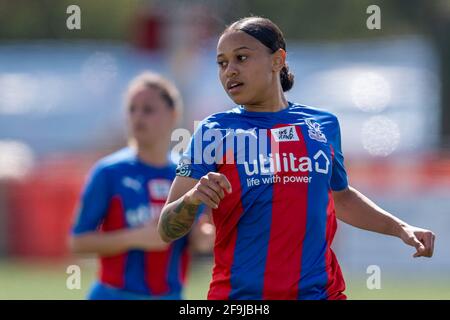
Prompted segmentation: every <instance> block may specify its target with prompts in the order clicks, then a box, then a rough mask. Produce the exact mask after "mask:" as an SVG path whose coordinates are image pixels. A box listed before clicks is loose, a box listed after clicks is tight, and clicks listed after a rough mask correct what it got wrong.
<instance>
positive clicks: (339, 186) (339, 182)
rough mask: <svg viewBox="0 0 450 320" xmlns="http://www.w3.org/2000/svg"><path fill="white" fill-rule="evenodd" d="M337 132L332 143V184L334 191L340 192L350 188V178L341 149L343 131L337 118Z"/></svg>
mask: <svg viewBox="0 0 450 320" xmlns="http://www.w3.org/2000/svg"><path fill="white" fill-rule="evenodd" d="M335 130H336V131H335V134H334V139H333V141H332V148H333V152H334V156H333V166H332V174H331V182H330V184H331V189H332V190H333V191H340V190H344V189H345V188H347V187H348V177H347V171H346V169H345V166H344V154H343V152H342V147H341V129H340V125H339V121H338V119H337V118H336V128H335Z"/></svg>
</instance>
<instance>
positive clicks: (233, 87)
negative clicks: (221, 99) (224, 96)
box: [226, 81, 244, 93]
mask: <svg viewBox="0 0 450 320" xmlns="http://www.w3.org/2000/svg"><path fill="white" fill-rule="evenodd" d="M226 85H227V90H228V92H229V93H236V92H237V91H239V90H240V89H241V88H242V86H243V85H244V83H242V82H239V81H229V82H227V84H226Z"/></svg>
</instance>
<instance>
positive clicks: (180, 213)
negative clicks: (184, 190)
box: [161, 201, 198, 240]
mask: <svg viewBox="0 0 450 320" xmlns="http://www.w3.org/2000/svg"><path fill="white" fill-rule="evenodd" d="M197 210H198V205H194V204H186V203H185V202H184V201H181V202H180V203H179V204H178V205H177V206H176V207H175V209H173V210H169V211H167V212H164V213H163V214H162V215H161V227H162V230H163V231H164V233H165V235H166V236H167V237H168V238H169V239H171V240H175V239H178V238H181V237H182V236H184V235H185V234H186V233H188V232H189V230H190V229H191V227H192V224H193V223H194V220H195V215H196V213H197Z"/></svg>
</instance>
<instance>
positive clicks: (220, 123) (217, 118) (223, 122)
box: [199, 107, 240, 129]
mask: <svg viewBox="0 0 450 320" xmlns="http://www.w3.org/2000/svg"><path fill="white" fill-rule="evenodd" d="M239 118H240V111H239V107H234V108H231V109H228V110H226V111H221V112H216V113H213V114H211V115H209V116H207V117H206V118H205V119H203V120H202V121H201V122H200V126H201V127H203V128H208V129H213V128H221V127H228V126H229V125H230V124H231V123H233V122H234V121H236V120H237V119H239ZM200 126H199V127H200Z"/></svg>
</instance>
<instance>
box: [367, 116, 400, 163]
mask: <svg viewBox="0 0 450 320" xmlns="http://www.w3.org/2000/svg"><path fill="white" fill-rule="evenodd" d="M361 140H362V143H363V146H364V149H365V150H367V151H368V152H369V153H370V154H371V155H373V156H381V157H386V156H388V155H390V154H391V153H392V152H394V151H395V149H397V147H398V145H399V142H400V129H399V127H398V125H397V123H395V122H394V121H392V120H391V119H389V118H387V117H385V116H374V117H371V118H370V119H368V120H367V121H365V122H364V124H363V126H362V130H361Z"/></svg>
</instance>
